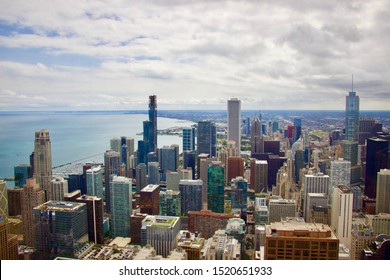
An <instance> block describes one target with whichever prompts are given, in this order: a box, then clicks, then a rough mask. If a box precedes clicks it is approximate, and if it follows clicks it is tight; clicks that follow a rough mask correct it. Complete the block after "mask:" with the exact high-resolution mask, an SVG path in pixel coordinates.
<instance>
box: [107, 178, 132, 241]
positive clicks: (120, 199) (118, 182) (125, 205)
mask: <svg viewBox="0 0 390 280" xmlns="http://www.w3.org/2000/svg"><path fill="white" fill-rule="evenodd" d="M131 187H132V185H131V179H129V178H126V177H121V176H115V175H112V180H111V187H110V192H111V194H110V199H111V214H112V235H113V236H114V237H117V236H121V237H128V236H130V215H131V210H132V209H131V205H132V204H131V201H132V192H131Z"/></svg>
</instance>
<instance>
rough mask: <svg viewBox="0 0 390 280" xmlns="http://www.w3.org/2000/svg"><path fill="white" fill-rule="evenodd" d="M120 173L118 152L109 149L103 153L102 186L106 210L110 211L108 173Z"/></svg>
mask: <svg viewBox="0 0 390 280" xmlns="http://www.w3.org/2000/svg"><path fill="white" fill-rule="evenodd" d="M120 174H121V159H120V153H118V152H115V151H112V150H109V151H106V152H105V153H104V187H105V194H106V211H107V212H108V213H111V198H110V195H111V191H110V187H111V186H110V175H117V176H119V175H120Z"/></svg>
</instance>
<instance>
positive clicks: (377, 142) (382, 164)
mask: <svg viewBox="0 0 390 280" xmlns="http://www.w3.org/2000/svg"><path fill="white" fill-rule="evenodd" d="M388 158H389V142H388V141H386V140H384V139H380V138H368V139H367V154H366V182H365V185H366V188H365V194H366V195H367V196H368V197H369V198H376V185H377V178H378V177H377V176H378V175H377V174H378V172H379V171H380V170H381V169H385V168H388V167H389V166H388V164H389V162H388Z"/></svg>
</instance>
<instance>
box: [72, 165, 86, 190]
mask: <svg viewBox="0 0 390 280" xmlns="http://www.w3.org/2000/svg"><path fill="white" fill-rule="evenodd" d="M84 174H85V175H84ZM86 177H87V171H86V170H85V171H84V172H82V173H74V174H69V175H68V192H73V191H75V190H79V191H80V194H87V180H86Z"/></svg>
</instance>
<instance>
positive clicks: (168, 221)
mask: <svg viewBox="0 0 390 280" xmlns="http://www.w3.org/2000/svg"><path fill="white" fill-rule="evenodd" d="M179 219H180V218H179V217H169V216H147V217H146V218H145V219H144V220H143V221H142V223H146V224H147V225H148V226H151V227H161V228H170V227H173V226H174V225H175V224H176V223H177V221H178V220H179Z"/></svg>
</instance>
